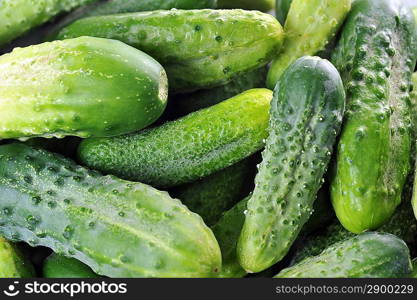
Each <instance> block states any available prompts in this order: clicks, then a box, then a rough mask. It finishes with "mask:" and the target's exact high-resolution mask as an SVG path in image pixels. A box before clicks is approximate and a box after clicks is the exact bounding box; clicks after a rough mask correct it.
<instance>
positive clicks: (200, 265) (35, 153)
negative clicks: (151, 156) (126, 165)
mask: <svg viewBox="0 0 417 300" xmlns="http://www.w3.org/2000/svg"><path fill="white" fill-rule="evenodd" d="M0 207H2V211H1V213H0V234H1V235H3V236H5V237H6V238H8V239H11V240H14V241H25V242H27V243H29V244H30V245H32V246H46V247H49V248H51V249H52V250H53V251H54V252H55V253H57V254H59V255H65V256H69V257H73V258H76V259H78V260H80V261H81V262H83V263H85V264H87V265H88V266H89V267H91V268H92V269H93V271H94V272H95V273H97V274H100V275H105V276H108V277H212V276H216V275H217V273H218V272H219V271H220V267H221V254H220V249H219V246H218V244H217V241H216V240H215V238H214V235H213V233H212V232H211V230H210V229H209V228H208V227H207V226H206V225H205V224H204V222H203V220H202V219H201V217H200V216H198V215H196V214H194V213H191V212H190V211H189V210H188V209H187V208H186V207H185V206H184V205H182V204H181V202H180V201H179V200H174V199H173V198H171V197H169V195H168V194H167V193H166V192H160V191H158V190H156V189H154V188H152V187H150V186H147V185H144V184H141V183H134V182H129V181H124V180H120V179H118V178H116V177H113V176H102V175H100V174H98V173H96V172H92V171H89V170H86V169H84V168H83V167H80V166H78V165H76V164H75V163H74V162H72V161H70V160H68V159H65V158H63V157H62V156H60V155H58V154H52V153H49V152H47V151H44V150H40V149H33V148H30V147H28V146H26V145H24V144H6V145H3V146H0Z"/></svg>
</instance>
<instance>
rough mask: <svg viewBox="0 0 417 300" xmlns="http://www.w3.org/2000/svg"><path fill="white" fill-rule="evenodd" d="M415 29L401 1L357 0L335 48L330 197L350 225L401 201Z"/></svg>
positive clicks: (388, 212) (362, 225)
mask: <svg viewBox="0 0 417 300" xmlns="http://www.w3.org/2000/svg"><path fill="white" fill-rule="evenodd" d="M416 36H417V32H416V24H415V20H414V16H413V15H412V13H411V11H410V9H409V8H408V7H406V6H404V5H403V4H402V2H401V1H396V0H379V1H375V0H357V1H355V2H354V5H353V8H352V11H351V13H350V14H349V17H348V19H347V21H346V24H345V26H344V28H343V30H342V35H341V38H340V40H339V43H338V46H337V47H336V49H335V51H334V52H333V57H332V61H333V62H334V64H335V66H336V67H337V68H338V70H339V71H340V72H341V76H342V78H343V82H344V84H345V87H346V90H347V103H348V106H347V113H346V119H345V122H344V128H343V130H342V134H341V137H340V141H339V145H338V153H337V164H336V168H335V170H334V178H333V180H332V184H331V197H332V203H333V207H334V209H335V211H336V215H337V217H338V219H339V220H340V222H341V223H342V225H343V226H344V227H345V228H346V229H348V230H349V231H352V232H354V233H360V232H363V231H365V230H372V229H376V228H378V227H380V226H381V225H382V224H383V223H385V222H386V221H387V220H389V218H390V217H391V216H392V214H393V213H394V211H395V208H396V207H397V206H398V205H399V204H400V202H401V192H402V190H403V186H404V183H405V181H406V178H407V175H408V173H409V171H410V156H411V151H410V149H411V130H410V129H411V120H410V95H409V91H410V86H411V74H412V73H411V72H412V71H413V70H414V66H415V62H416V56H417V43H416V42H417V38H416Z"/></svg>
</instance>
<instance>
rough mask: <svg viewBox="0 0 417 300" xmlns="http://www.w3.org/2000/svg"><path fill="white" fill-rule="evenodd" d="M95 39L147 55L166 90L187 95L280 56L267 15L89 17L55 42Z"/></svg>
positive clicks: (276, 27) (277, 30)
mask: <svg viewBox="0 0 417 300" xmlns="http://www.w3.org/2000/svg"><path fill="white" fill-rule="evenodd" d="M83 35H88V36H97V37H103V38H111V39H116V40H120V41H122V42H125V43H127V44H129V45H132V46H134V47H136V48H138V49H140V50H143V51H144V52H146V53H148V54H149V55H151V56H152V57H154V58H155V59H156V60H158V61H159V62H160V63H161V64H162V65H163V66H164V67H165V69H166V71H167V73H168V78H169V85H170V89H171V91H173V92H188V91H193V90H197V89H201V88H210V87H214V86H219V85H222V84H226V83H228V82H229V81H230V80H232V79H233V78H234V77H235V76H237V75H239V74H242V73H245V72H247V71H250V70H253V69H256V68H260V67H262V66H264V65H266V64H267V63H268V62H269V61H271V60H272V59H273V57H274V55H275V54H276V53H278V52H279V49H280V48H281V45H282V42H283V36H284V35H283V30H282V27H281V25H280V24H279V22H278V21H277V20H276V19H275V18H274V17H273V16H271V15H268V14H264V13H261V12H258V11H245V10H210V9H208V10H207V9H202V10H170V11H153V12H140V13H131V14H120V15H112V16H100V17H90V18H86V19H82V20H78V21H76V22H74V23H73V24H71V25H70V26H68V27H66V28H64V29H63V30H62V31H61V32H60V33H59V35H58V37H57V38H58V39H66V38H70V37H78V36H83Z"/></svg>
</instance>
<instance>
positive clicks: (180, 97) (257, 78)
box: [168, 67, 267, 116]
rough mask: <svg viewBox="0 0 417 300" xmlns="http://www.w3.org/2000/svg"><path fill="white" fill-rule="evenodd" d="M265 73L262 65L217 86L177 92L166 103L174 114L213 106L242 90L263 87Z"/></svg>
mask: <svg viewBox="0 0 417 300" xmlns="http://www.w3.org/2000/svg"><path fill="white" fill-rule="evenodd" d="M266 73H267V68H266V67H262V68H259V69H256V70H253V71H249V72H247V73H245V74H241V75H239V76H236V77H235V78H233V80H232V81H230V82H229V83H227V84H225V85H222V86H219V87H215V88H211V89H202V90H199V91H196V92H194V93H188V94H177V95H175V96H174V99H172V101H170V102H168V105H171V107H172V110H173V113H172V114H173V115H174V116H184V115H187V114H189V113H192V112H195V111H197V110H200V109H203V108H206V107H210V106H213V105H215V104H217V103H220V102H222V101H224V100H226V99H229V98H232V97H234V96H236V95H238V94H240V93H243V92H244V91H247V90H250V89H254V88H263V87H265V81H266Z"/></svg>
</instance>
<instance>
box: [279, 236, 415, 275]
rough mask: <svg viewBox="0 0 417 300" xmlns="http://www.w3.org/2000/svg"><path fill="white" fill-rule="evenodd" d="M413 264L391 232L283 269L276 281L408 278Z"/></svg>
mask: <svg viewBox="0 0 417 300" xmlns="http://www.w3.org/2000/svg"><path fill="white" fill-rule="evenodd" d="M411 271H412V265H411V260H410V253H409V250H408V248H407V245H406V244H405V243H404V242H403V241H402V240H401V239H399V238H397V237H396V236H394V235H392V234H388V233H377V232H368V233H362V234H360V235H358V236H355V237H353V238H351V239H348V240H345V241H342V242H339V243H336V244H334V245H333V246H330V247H329V248H327V249H326V250H324V251H323V252H322V253H321V254H320V255H317V256H313V257H308V258H306V259H304V260H303V261H301V262H300V263H298V264H296V265H294V266H292V267H289V268H287V269H284V270H282V271H281V272H280V273H279V274H278V275H277V276H275V277H276V278H404V277H408V276H410V273H411Z"/></svg>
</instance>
